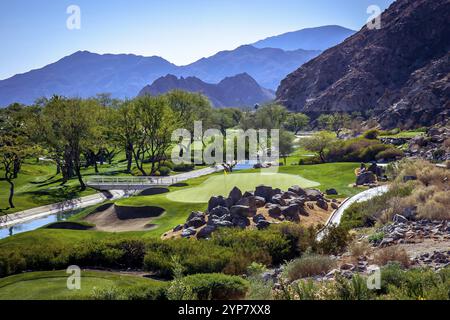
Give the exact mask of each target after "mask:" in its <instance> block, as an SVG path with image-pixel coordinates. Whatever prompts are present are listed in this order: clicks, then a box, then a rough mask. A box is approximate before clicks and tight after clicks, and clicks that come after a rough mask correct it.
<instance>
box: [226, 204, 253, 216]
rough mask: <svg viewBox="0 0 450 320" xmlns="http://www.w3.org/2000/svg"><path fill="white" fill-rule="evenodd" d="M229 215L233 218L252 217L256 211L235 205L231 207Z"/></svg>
mask: <svg viewBox="0 0 450 320" xmlns="http://www.w3.org/2000/svg"><path fill="white" fill-rule="evenodd" d="M230 211H231V215H232V216H233V217H247V218H248V217H250V218H251V217H253V216H255V214H256V210H255V209H254V208H251V207H249V206H241V205H236V206H232V207H231V210H230Z"/></svg>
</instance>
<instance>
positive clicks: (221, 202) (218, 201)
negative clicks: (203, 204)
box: [208, 196, 228, 212]
mask: <svg viewBox="0 0 450 320" xmlns="http://www.w3.org/2000/svg"><path fill="white" fill-rule="evenodd" d="M218 206H222V207H228V203H227V201H226V199H225V198H224V197H222V196H218V197H211V199H209V202H208V212H210V211H211V210H212V209H214V208H215V207H218Z"/></svg>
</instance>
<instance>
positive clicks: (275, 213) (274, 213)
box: [268, 204, 281, 220]
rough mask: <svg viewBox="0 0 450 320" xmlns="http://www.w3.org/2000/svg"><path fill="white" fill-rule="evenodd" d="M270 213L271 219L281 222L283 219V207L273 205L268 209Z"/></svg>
mask: <svg viewBox="0 0 450 320" xmlns="http://www.w3.org/2000/svg"><path fill="white" fill-rule="evenodd" d="M268 213H269V216H270V217H272V218H274V219H278V220H279V219H280V218H281V207H280V206H278V205H274V204H272V205H270V206H269V207H268Z"/></svg>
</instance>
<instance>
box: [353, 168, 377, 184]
mask: <svg viewBox="0 0 450 320" xmlns="http://www.w3.org/2000/svg"><path fill="white" fill-rule="evenodd" d="M376 182H377V177H376V176H375V175H374V174H373V173H372V172H371V171H365V172H363V173H361V174H359V175H358V176H357V177H356V185H357V186H363V185H365V184H373V183H376Z"/></svg>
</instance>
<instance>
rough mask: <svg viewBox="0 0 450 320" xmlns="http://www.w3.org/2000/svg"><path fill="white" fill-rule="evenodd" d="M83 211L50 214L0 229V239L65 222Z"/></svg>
mask: <svg viewBox="0 0 450 320" xmlns="http://www.w3.org/2000/svg"><path fill="white" fill-rule="evenodd" d="M81 210H83V209H77V210H72V211H67V212H63V213H57V214H52V215H50V216H47V217H44V218H39V219H35V220H31V221H28V222H24V223H20V224H16V225H14V226H11V227H7V228H0V239H4V238H7V237H10V236H13V235H15V234H19V233H22V232H27V231H32V230H35V229H38V228H41V227H43V226H46V225H48V224H50V223H53V222H60V221H66V220H67V219H69V218H70V217H71V216H73V215H76V214H77V213H79V212H81Z"/></svg>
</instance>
